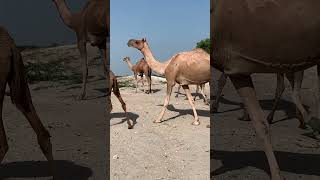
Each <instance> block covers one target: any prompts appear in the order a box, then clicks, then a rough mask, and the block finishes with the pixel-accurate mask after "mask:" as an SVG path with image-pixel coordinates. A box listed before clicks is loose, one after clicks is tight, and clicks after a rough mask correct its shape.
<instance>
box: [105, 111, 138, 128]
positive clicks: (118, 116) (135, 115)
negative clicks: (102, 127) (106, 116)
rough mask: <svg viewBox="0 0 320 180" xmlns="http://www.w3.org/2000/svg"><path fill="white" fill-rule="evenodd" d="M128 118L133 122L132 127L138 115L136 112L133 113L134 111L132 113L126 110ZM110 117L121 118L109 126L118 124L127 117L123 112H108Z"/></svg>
mask: <svg viewBox="0 0 320 180" xmlns="http://www.w3.org/2000/svg"><path fill="white" fill-rule="evenodd" d="M127 114H128V118H129V119H130V120H132V122H133V127H132V128H134V126H135V125H136V124H137V119H138V118H139V115H138V114H135V113H132V112H128V113H127ZM112 118H122V120H121V121H120V122H117V123H114V124H111V125H110V126H114V125H118V124H122V123H124V122H126V121H127V117H126V116H125V113H124V112H123V113H111V114H110V119H112Z"/></svg>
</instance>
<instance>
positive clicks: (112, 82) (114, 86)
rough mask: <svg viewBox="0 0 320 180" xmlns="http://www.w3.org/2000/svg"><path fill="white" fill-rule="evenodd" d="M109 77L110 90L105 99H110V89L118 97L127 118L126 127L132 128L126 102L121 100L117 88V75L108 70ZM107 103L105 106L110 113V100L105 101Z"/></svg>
mask: <svg viewBox="0 0 320 180" xmlns="http://www.w3.org/2000/svg"><path fill="white" fill-rule="evenodd" d="M109 77H110V87H111V88H110V90H109V91H108V92H107V96H108V98H107V100H110V99H111V98H110V96H111V91H113V94H114V95H115V96H116V97H117V98H118V99H119V101H120V103H121V105H122V109H123V111H124V113H125V116H126V119H127V124H128V129H132V128H133V125H132V124H131V123H130V119H129V117H128V114H127V107H126V103H125V102H124V101H123V99H122V97H121V94H120V90H119V84H118V81H117V77H116V76H115V75H114V73H113V72H112V71H110V73H109ZM107 104H108V105H109V107H107V111H108V112H109V113H110V112H111V111H112V103H111V100H110V101H109V102H108V103H107Z"/></svg>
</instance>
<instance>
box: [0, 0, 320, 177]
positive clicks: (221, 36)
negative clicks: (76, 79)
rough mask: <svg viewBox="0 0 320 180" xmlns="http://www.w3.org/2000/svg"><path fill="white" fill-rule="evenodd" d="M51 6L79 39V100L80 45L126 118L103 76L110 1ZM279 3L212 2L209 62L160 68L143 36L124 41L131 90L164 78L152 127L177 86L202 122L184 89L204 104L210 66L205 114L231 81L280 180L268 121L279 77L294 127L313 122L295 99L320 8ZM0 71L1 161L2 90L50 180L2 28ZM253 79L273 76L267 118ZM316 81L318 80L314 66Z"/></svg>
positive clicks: (3, 148) (314, 46)
mask: <svg viewBox="0 0 320 180" xmlns="http://www.w3.org/2000/svg"><path fill="white" fill-rule="evenodd" d="M53 2H54V3H55V5H56V7H57V10H58V12H59V14H60V17H61V19H62V20H63V22H64V24H65V25H66V26H68V27H69V28H70V29H72V30H73V31H74V32H75V33H76V35H77V40H78V41H77V43H78V49H79V52H80V59H81V65H82V72H83V83H82V88H81V92H80V94H79V99H85V97H86V84H87V76H88V62H87V52H86V43H88V42H89V43H90V44H91V45H92V46H96V47H97V48H99V49H100V50H101V52H102V54H103V59H104V72H105V76H106V81H107V83H110V88H107V111H108V112H111V110H112V104H111V99H110V95H111V91H113V93H114V94H115V96H116V97H117V98H118V99H119V101H120V102H121V104H122V108H123V110H124V112H125V113H126V116H127V111H126V104H125V102H124V101H123V99H122V98H121V95H120V90H119V87H118V82H117V79H116V76H115V75H114V73H113V72H112V71H110V70H108V67H109V62H108V58H107V56H108V55H107V51H106V50H107V47H108V41H107V39H108V38H109V37H110V33H109V27H110V22H109V13H106V11H108V10H106V7H107V9H109V3H106V1H104V0H90V1H88V3H87V4H86V5H85V7H84V8H83V10H82V11H81V12H79V13H73V12H71V11H70V10H69V9H68V7H67V5H66V3H65V0H53ZM285 2H286V1H283V2H281V1H279V2H275V1H263V2H261V3H258V2H257V1H254V0H248V1H246V2H245V1H237V2H234V1H232V0H216V1H215V2H214V3H211V10H210V14H211V24H212V26H211V32H213V33H211V37H210V38H211V41H212V45H213V50H212V52H211V58H212V60H211V61H210V55H209V54H208V53H207V52H205V51H204V50H202V49H199V48H196V49H193V50H191V51H185V52H180V53H178V54H176V55H174V56H172V57H171V58H170V59H169V60H167V61H165V62H160V61H158V60H156V59H155V58H154V56H153V53H152V52H151V49H150V48H149V45H148V42H147V40H146V39H145V38H143V39H141V40H140V39H130V40H129V41H128V43H127V45H128V46H129V47H132V48H135V49H137V50H139V51H140V52H141V53H142V55H143V56H144V58H142V59H141V60H139V61H138V63H137V64H136V65H132V64H131V62H130V58H128V57H125V58H124V59H123V61H125V62H126V63H127V64H128V66H129V68H130V69H131V70H132V71H133V73H134V77H135V80H136V88H137V86H138V80H137V76H138V75H139V76H141V78H142V77H143V74H144V75H145V76H146V77H147V82H148V90H147V91H146V92H147V93H151V71H153V72H155V73H157V74H159V75H163V76H164V77H165V78H166V80H167V92H166V96H165V99H164V105H163V109H162V111H161V113H160V115H159V116H158V118H157V119H155V120H154V122H155V123H160V122H161V121H162V119H163V116H164V114H165V112H166V110H167V106H168V104H169V101H170V96H171V93H172V89H173V87H174V86H175V84H176V83H177V84H178V85H179V89H180V87H182V88H183V89H184V91H185V94H186V97H187V99H188V101H189V103H190V105H191V107H192V110H193V114H194V120H193V122H192V124H193V125H199V124H200V121H199V118H198V115H197V111H196V108H195V104H194V98H192V96H191V92H190V89H189V85H197V86H199V87H197V89H198V88H200V91H201V94H202V95H203V98H204V101H205V102H207V100H206V96H205V95H204V92H203V89H204V84H205V83H207V82H209V81H210V79H211V73H210V66H213V67H214V68H215V70H219V71H221V72H222V75H221V77H220V79H219V82H218V91H217V92H216V101H215V103H212V104H211V110H212V111H213V112H215V111H217V110H218V105H219V97H220V96H221V93H222V89H223V86H224V85H225V83H226V81H227V78H229V79H230V80H231V82H232V83H233V85H234V87H235V88H236V89H237V91H238V93H239V95H240V96H241V97H242V99H243V103H244V106H245V109H246V111H245V114H246V115H244V117H247V119H248V118H249V119H250V120H251V122H252V124H253V126H254V128H255V130H256V133H257V135H258V137H259V138H260V139H261V140H262V143H263V145H264V151H265V154H266V156H267V159H268V163H269V166H270V171H271V179H272V180H280V179H282V177H281V175H280V170H279V166H278V163H277V160H276V157H275V155H274V152H273V148H272V145H271V138H270V130H269V123H271V122H272V119H273V115H274V111H275V110H276V107H277V104H278V102H279V99H280V97H281V94H282V93H283V91H284V76H285V75H286V77H287V79H288V80H289V82H290V84H291V86H292V89H293V93H292V98H293V101H294V103H295V104H296V107H297V112H298V114H299V116H298V117H299V118H298V119H299V121H300V127H301V128H305V126H306V123H305V122H308V121H309V120H310V119H311V117H310V115H309V114H308V113H307V111H306V110H305V109H304V107H303V105H302V103H301V98H300V89H301V84H302V80H303V71H304V70H305V69H307V68H309V67H312V66H314V65H317V64H318V59H319V54H320V49H319V48H318V45H319V42H320V35H318V34H319V33H318V30H319V28H320V23H319V19H320V18H318V19H316V20H315V21H306V20H307V19H308V18H310V17H320V13H319V11H318V8H316V7H320V2H313V4H311V3H308V1H304V2H302V1H298V0H293V1H291V2H290V3H285ZM314 3H316V4H314ZM283 8H286V9H288V10H290V11H286V13H284V12H283V11H282V9H283ZM225 9H229V10H230V11H232V13H230V11H224V10H225ZM298 10H300V11H303V13H300V14H296V13H293V12H296V11H298ZM307 10H308V11H307ZM265 12H273V13H272V14H274V16H278V17H279V18H277V19H275V18H273V17H271V16H269V15H268V13H265ZM288 13H289V14H288ZM290 13H291V14H290ZM106 17H107V22H106ZM293 17H294V18H293ZM315 22H316V23H315ZM288 29H290V30H288ZM261 32H263V33H261ZM0 67H1V71H0V72H1V74H0V98H1V99H0V100H1V107H0V110H1V117H0V118H1V121H0V162H1V161H2V160H3V159H4V156H5V154H6V153H7V151H8V143H7V139H6V134H5V130H4V125H3V121H2V108H3V101H4V95H5V90H6V85H7V84H8V85H9V87H10V97H11V100H12V103H13V104H15V105H16V107H17V108H18V109H19V110H20V111H21V112H22V113H23V114H24V116H25V117H26V118H27V120H28V121H29V123H30V124H31V126H32V128H33V130H34V131H35V133H36V135H37V139H38V143H39V145H40V148H41V150H42V152H43V154H44V155H45V157H46V158H47V160H48V161H49V168H50V171H51V173H52V175H53V177H54V179H56V177H55V172H54V171H55V168H54V162H53V154H52V145H51V142H50V134H49V132H48V131H47V130H46V128H45V127H44V125H43V124H42V123H41V121H40V119H39V117H38V115H37V113H36V110H35V108H34V106H33V103H32V98H31V95H30V91H29V87H28V83H27V80H26V75H25V74H24V65H23V60H22V57H21V54H20V52H19V50H18V49H17V47H16V45H15V43H14V41H13V39H12V38H11V37H10V35H9V33H8V32H7V30H6V29H5V28H4V27H0ZM253 73H275V74H277V89H276V94H275V102H274V106H273V109H272V112H271V113H270V114H269V116H268V117H267V118H266V117H265V116H264V113H263V110H262V108H261V106H260V104H259V103H258V101H257V98H256V94H255V90H254V87H253V82H252V80H251V77H250V75H251V74H253ZM318 75H320V68H319V67H318ZM318 79H320V77H319V78H318ZM142 83H143V79H142ZM319 83H320V82H319ZM143 85H144V84H143ZM136 91H137V89H136ZM197 91H198V90H197ZM318 93H319V92H318ZM317 98H319V97H317ZM317 100H318V101H317V102H318V104H317V108H318V109H317V110H318V112H317V113H318V114H317V115H318V116H319V115H320V110H319V99H317ZM318 118H319V117H318ZM268 122H269V123H268ZM127 123H128V128H129V129H130V128H132V127H133V125H132V124H131V122H130V121H129V118H127Z"/></svg>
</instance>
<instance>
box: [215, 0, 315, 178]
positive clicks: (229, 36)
mask: <svg viewBox="0 0 320 180" xmlns="http://www.w3.org/2000/svg"><path fill="white" fill-rule="evenodd" d="M212 5H214V6H213V7H211V8H213V11H212V17H211V20H212V26H211V28H212V29H211V32H212V33H211V35H212V38H211V39H212V43H213V52H214V53H213V54H212V57H213V59H214V61H211V63H212V65H213V66H215V67H219V68H221V69H223V70H224V72H225V73H226V74H227V75H228V76H229V77H230V79H231V81H232V83H233V85H234V86H235V88H236V89H237V91H238V93H239V95H240V96H241V97H242V99H243V102H244V105H245V108H246V110H247V111H248V113H249V116H250V119H251V120H252V121H251V122H252V123H253V126H254V127H255V129H256V133H257V135H258V137H259V138H260V139H261V140H262V143H263V145H264V151H265V154H266V156H267V159H268V163H269V167H270V172H271V179H272V180H280V179H282V177H281V175H280V170H279V166H278V163H277V160H276V157H275V155H274V152H273V148H272V145H271V137H270V136H271V135H270V130H269V124H268V122H267V119H266V117H265V116H264V113H263V110H262V109H261V106H260V104H259V102H258V100H257V98H256V94H255V90H254V86H253V82H252V79H251V77H250V75H251V74H253V73H293V72H297V71H302V70H304V69H307V68H309V67H312V66H314V65H316V64H319V59H320V49H319V46H320V34H319V29H320V18H319V17H320V12H319V7H320V2H318V1H299V0H291V1H287V0H278V1H272V0H266V1H256V0H246V1H236V2H235V1H233V0H216V1H215V4H212ZM297 12H298V13H297ZM270 14H272V16H270ZM319 72H320V70H319V69H318V74H319ZM317 98H318V99H317V109H318V114H317V116H318V117H316V118H315V119H317V120H318V121H319V113H320V111H319V97H317ZM306 163H307V162H306Z"/></svg>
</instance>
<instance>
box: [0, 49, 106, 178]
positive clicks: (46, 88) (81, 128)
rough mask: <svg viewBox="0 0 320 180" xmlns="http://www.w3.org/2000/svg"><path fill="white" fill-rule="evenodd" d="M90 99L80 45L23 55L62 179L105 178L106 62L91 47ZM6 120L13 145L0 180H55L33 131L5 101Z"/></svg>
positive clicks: (1, 169)
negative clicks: (83, 89)
mask: <svg viewBox="0 0 320 180" xmlns="http://www.w3.org/2000/svg"><path fill="white" fill-rule="evenodd" d="M88 51H89V60H90V61H89V84H88V92H87V96H88V100H84V101H78V100H76V96H77V95H78V93H79V90H80V87H81V84H80V82H81V75H80V62H79V59H78V58H79V52H78V50H77V48H76V46H75V45H68V46H61V47H51V48H35V49H33V48H32V49H25V50H24V51H23V52H22V55H23V59H24V62H25V65H26V71H27V72H28V77H29V78H30V80H34V81H33V82H31V84H30V89H31V94H32V98H33V103H34V105H35V107H36V110H37V112H38V114H39V116H40V118H41V120H42V122H43V123H44V125H45V127H46V128H47V129H48V130H49V132H50V133H51V136H52V139H51V141H52V144H53V155H54V157H55V160H56V166H57V174H58V178H59V179H60V180H88V179H92V180H97V179H105V176H106V175H105V174H104V172H106V158H104V157H105V152H106V146H105V140H106V139H105V138H106V128H107V127H106V118H105V97H104V95H105V87H106V85H105V80H104V76H103V71H102V65H101V64H102V61H101V57H99V53H98V51H97V50H96V49H94V48H90V46H89V50H88ZM3 121H4V124H5V127H6V133H7V137H8V143H9V152H8V153H7V155H6V157H5V159H4V162H3V164H2V165H1V166H0V179H10V180H11V179H37V180H38V179H39V180H42V179H51V177H49V174H48V170H47V165H48V164H47V161H46V159H45V158H44V156H43V155H42V154H41V151H40V148H39V146H38V144H37V140H36V136H35V133H34V132H33V131H32V129H31V126H30V125H29V124H28V122H27V120H26V119H25V118H24V116H23V115H22V113H20V112H19V111H18V110H17V109H16V108H15V107H14V106H13V105H12V104H11V100H10V97H6V98H5V102H4V111H3Z"/></svg>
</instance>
